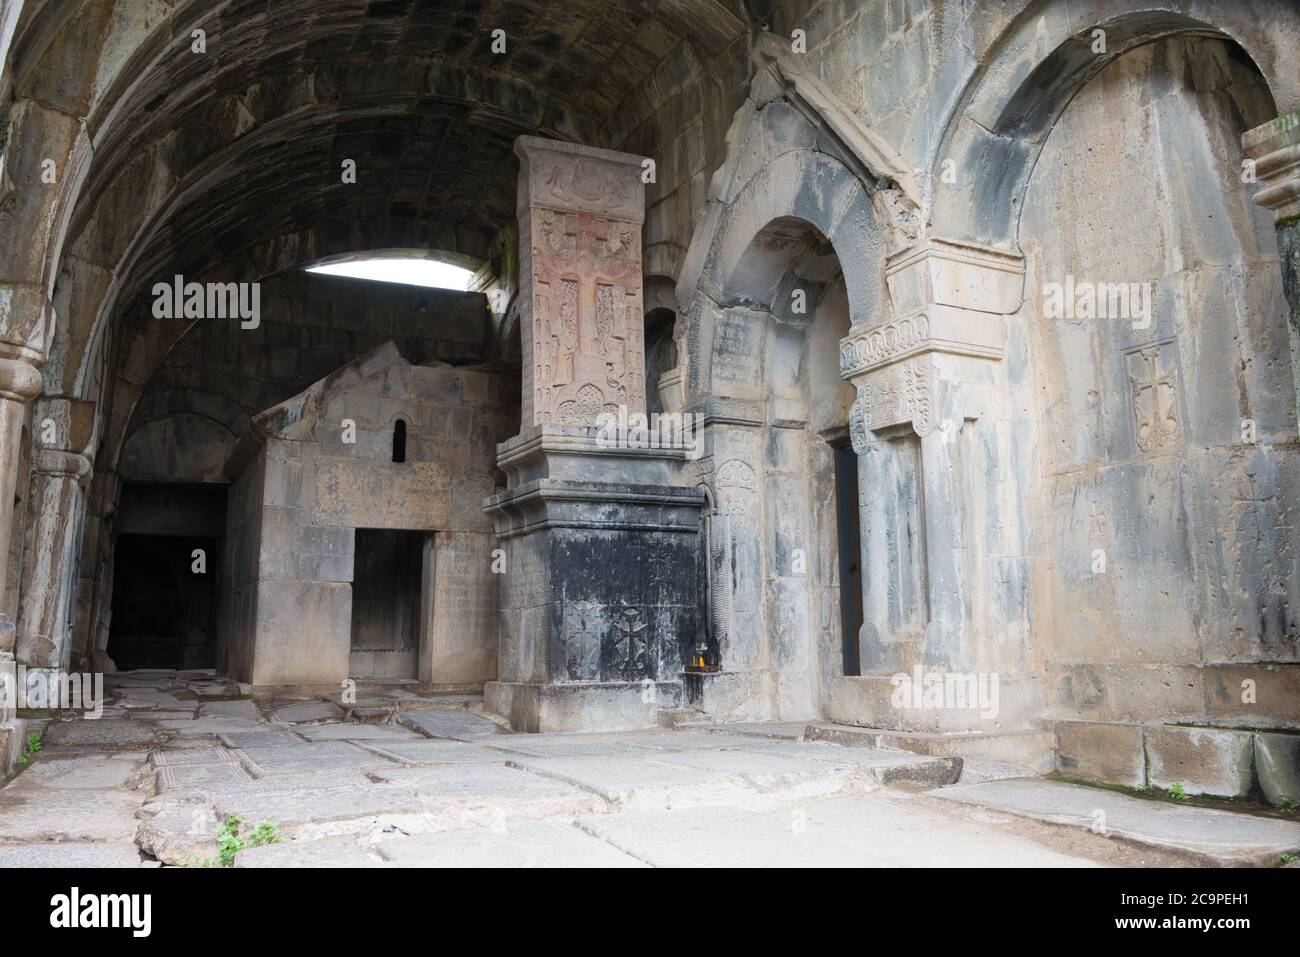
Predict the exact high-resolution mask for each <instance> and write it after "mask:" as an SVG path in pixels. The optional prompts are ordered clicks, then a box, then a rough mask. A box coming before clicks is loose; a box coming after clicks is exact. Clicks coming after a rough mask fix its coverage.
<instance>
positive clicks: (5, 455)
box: [0, 357, 41, 774]
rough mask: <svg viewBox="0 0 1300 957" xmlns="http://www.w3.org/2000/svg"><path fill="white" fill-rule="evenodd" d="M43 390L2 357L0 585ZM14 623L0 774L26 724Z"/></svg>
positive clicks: (30, 368)
mask: <svg viewBox="0 0 1300 957" xmlns="http://www.w3.org/2000/svg"><path fill="white" fill-rule="evenodd" d="M40 391H41V373H40V371H39V370H38V369H37V368H36V366H35V365H34V364H32V363H31V362H29V361H26V360H25V359H21V358H9V357H0V582H3V581H6V580H7V578H6V576H7V573H8V562H9V547H10V541H9V539H10V536H11V529H12V528H13V516H14V488H15V482H16V481H17V477H18V463H19V460H20V459H21V457H22V448H21V444H22V430H23V422H24V420H25V419H26V418H27V403H28V402H30V401H31V400H32V399H33V398H34V397H35V396H36V395H37V394H39V393H40ZM15 634H16V629H15V627H14V623H13V622H12V621H10V619H9V617H8V616H7V615H5V614H0V774H5V773H8V771H9V769H10V767H11V766H12V764H13V762H14V760H16V758H17V756H18V754H19V753H21V748H22V741H23V722H22V721H19V720H17V718H16V716H15V713H14V706H15V703H16V693H17V678H16V674H15V670H16V669H15V667H14V639H15Z"/></svg>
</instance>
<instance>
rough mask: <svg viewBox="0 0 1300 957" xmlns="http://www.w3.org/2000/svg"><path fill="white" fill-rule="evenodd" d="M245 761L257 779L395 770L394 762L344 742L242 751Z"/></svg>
mask: <svg viewBox="0 0 1300 957" xmlns="http://www.w3.org/2000/svg"><path fill="white" fill-rule="evenodd" d="M240 757H241V760H243V761H245V762H246V763H247V764H248V767H249V770H250V771H252V772H253V774H255V775H257V776H259V777H260V776H262V775H271V774H293V773H296V772H303V771H312V772H317V773H327V772H330V771H338V770H343V769H347V768H368V767H384V766H391V764H392V762H391V761H389V760H388V759H387V758H384V757H381V756H379V755H377V754H374V753H372V752H370V751H366V750H363V749H362V748H358V747H354V746H353V745H350V744H348V743H346V742H344V741H323V742H318V743H314V744H297V745H289V746H277V747H270V748H264V747H256V748H241V749H240Z"/></svg>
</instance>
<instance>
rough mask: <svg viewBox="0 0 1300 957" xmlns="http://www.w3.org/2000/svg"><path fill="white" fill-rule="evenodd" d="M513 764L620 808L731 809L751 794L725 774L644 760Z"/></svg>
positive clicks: (545, 760)
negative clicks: (712, 806) (724, 806)
mask: <svg viewBox="0 0 1300 957" xmlns="http://www.w3.org/2000/svg"><path fill="white" fill-rule="evenodd" d="M511 763H512V764H513V765H515V766H517V767H520V768H524V769H526V770H529V771H532V772H534V773H536V774H541V775H544V776H546V777H549V778H553V779H554V780H556V781H563V782H565V783H566V784H571V785H573V786H575V787H580V788H584V789H586V790H588V791H590V792H592V793H593V794H597V795H599V796H600V797H601V798H603V799H604V800H606V801H608V802H610V803H611V804H613V805H616V806H618V807H620V808H642V809H652V808H653V809H658V808H672V807H699V806H702V805H709V804H730V805H735V804H739V803H743V802H744V801H745V800H747V799H748V798H749V797H750V796H751V794H752V792H751V789H750V787H749V786H748V785H747V784H746V782H745V781H744V780H743V779H742V778H741V777H740V776H739V775H737V774H734V773H732V772H729V771H726V770H716V769H715V770H709V769H706V768H698V767H686V766H683V765H673V764H667V763H664V762H661V761H656V760H653V759H652V758H649V757H645V756H640V755H636V756H625V755H595V756H591V757H555V758H523V757H521V758H518V759H515V760H513V761H512V762H511Z"/></svg>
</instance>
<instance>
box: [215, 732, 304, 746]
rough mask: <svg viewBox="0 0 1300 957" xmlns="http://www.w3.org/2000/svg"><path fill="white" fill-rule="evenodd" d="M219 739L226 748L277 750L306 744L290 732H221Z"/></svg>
mask: <svg viewBox="0 0 1300 957" xmlns="http://www.w3.org/2000/svg"><path fill="white" fill-rule="evenodd" d="M219 737H220V738H221V740H222V741H224V742H225V744H226V747H228V748H279V747H292V746H293V745H297V744H306V742H305V741H304V740H303V739H302V738H300V737H298V735H296V734H294V733H293V732H292V731H267V730H263V731H223V732H222V733H221V734H220V735H219Z"/></svg>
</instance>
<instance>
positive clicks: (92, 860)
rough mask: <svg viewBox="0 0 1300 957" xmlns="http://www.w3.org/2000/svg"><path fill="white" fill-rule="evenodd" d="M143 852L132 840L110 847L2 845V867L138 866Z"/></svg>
mask: <svg viewBox="0 0 1300 957" xmlns="http://www.w3.org/2000/svg"><path fill="white" fill-rule="evenodd" d="M139 866H140V849H139V848H138V847H136V846H135V843H134V842H133V841H114V842H112V843H107V844H19V845H14V846H8V847H6V846H0V868H12V867H76V868H86V867H90V868H105V867H139Z"/></svg>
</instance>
